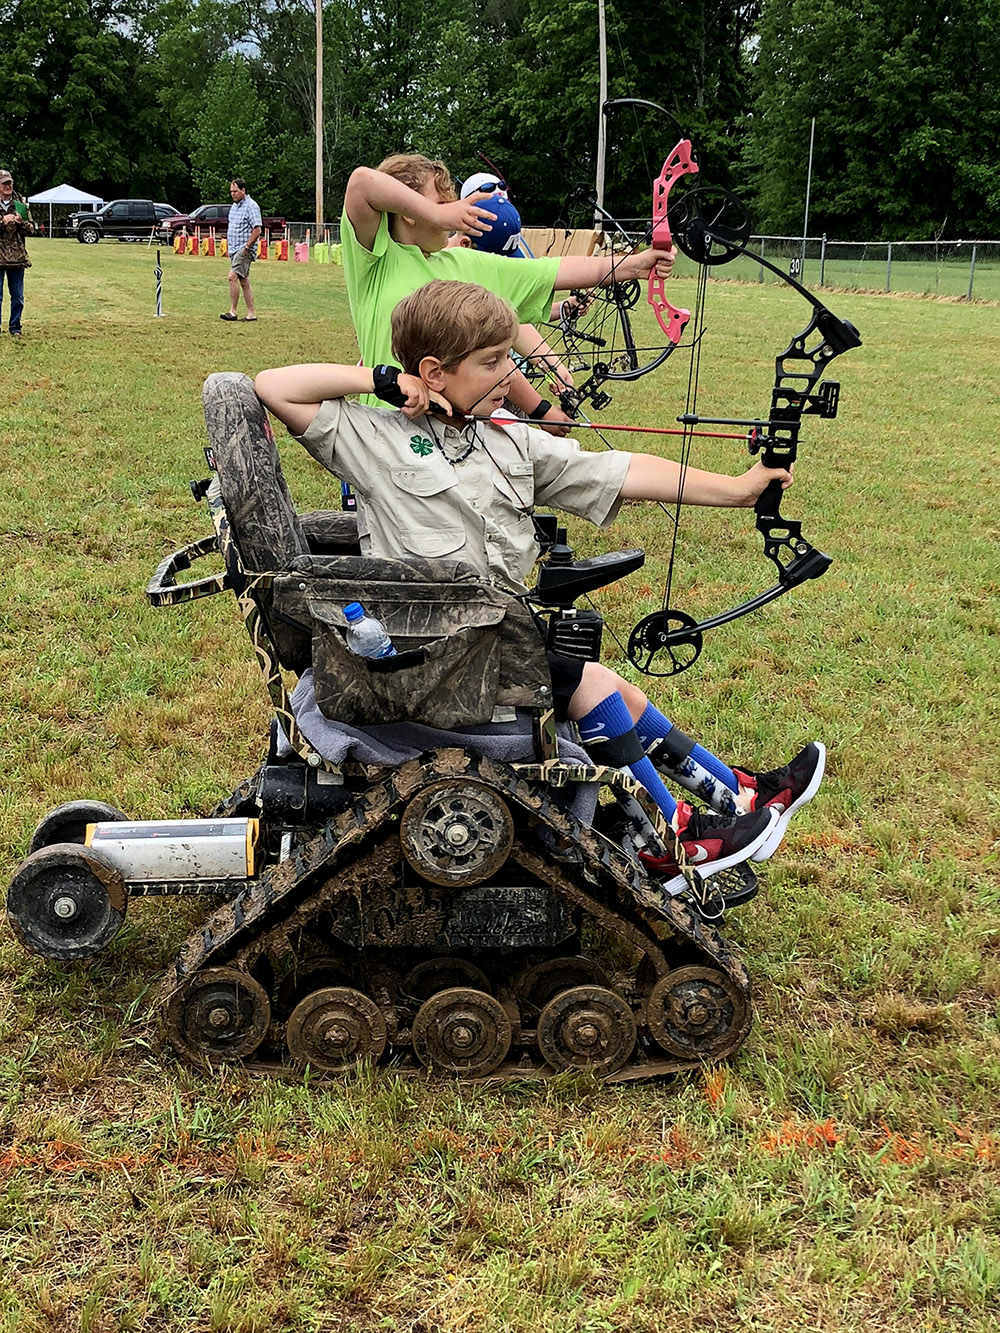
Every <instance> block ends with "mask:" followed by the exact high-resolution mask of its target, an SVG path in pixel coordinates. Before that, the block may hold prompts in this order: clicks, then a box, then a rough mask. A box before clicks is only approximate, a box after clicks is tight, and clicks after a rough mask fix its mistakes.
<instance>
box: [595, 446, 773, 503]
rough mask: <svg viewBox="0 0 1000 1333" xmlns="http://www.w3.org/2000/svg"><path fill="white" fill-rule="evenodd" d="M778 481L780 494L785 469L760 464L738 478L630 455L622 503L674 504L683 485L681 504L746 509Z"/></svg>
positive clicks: (757, 463) (649, 457)
mask: <svg viewBox="0 0 1000 1333" xmlns="http://www.w3.org/2000/svg"><path fill="white" fill-rule="evenodd" d="M772 481H780V482H781V485H782V489H783V490H787V488H788V487H789V486H791V484H792V474H791V472H790V471H788V470H787V469H785V468H780V467H765V466H764V464H763V463H761V462H760V461H758V462H756V463H754V465H753V467H751V468H750V469H749V470H748V471H746V472H744V473H743V474H742V476H739V477H727V476H726V475H725V473H722V472H703V471H702V470H701V469H700V468H696V467H689V468H686V469H683V470H682V468H681V465H680V464H679V463H675V462H674V461H673V459H670V458H657V457H656V456H655V455H654V454H633V455H632V461H631V462H630V463H629V467H628V471H627V472H626V473H625V480H624V481H623V482H622V488H621V492H620V494H621V498H622V499H623V500H662V501H663V502H664V503H665V504H676V503H677V493H678V490H679V489H680V487H681V484H682V482H683V494H682V496H681V500H682V503H683V504H688V505H717V506H718V507H719V508H723V509H749V508H750V507H751V506H752V505H753V504H754V502H755V501H756V499H757V497H758V496H759V495H760V494H761V492H762V491H763V490H764V488H765V487H766V486H768V485H769V484H770V483H771V482H772Z"/></svg>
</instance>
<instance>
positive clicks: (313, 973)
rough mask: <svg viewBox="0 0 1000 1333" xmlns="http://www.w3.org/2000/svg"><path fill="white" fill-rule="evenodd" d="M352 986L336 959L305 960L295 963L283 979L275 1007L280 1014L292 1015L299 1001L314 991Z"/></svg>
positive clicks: (320, 957)
mask: <svg viewBox="0 0 1000 1333" xmlns="http://www.w3.org/2000/svg"><path fill="white" fill-rule="evenodd" d="M350 984H351V981H350V977H349V976H348V975H347V973H346V972H345V971H344V969H343V967H342V966H341V965H340V963H338V961H337V959H336V958H327V957H326V956H325V955H322V956H319V957H315V958H304V959H303V960H302V962H296V963H295V965H294V967H293V968H292V970H291V972H289V973H288V974H287V976H284V977H282V979H281V984H280V985H279V986H278V993H277V995H276V996H275V998H274V1007H275V1009H276V1010H277V1011H278V1013H280V1014H290V1013H291V1012H292V1010H293V1009H294V1008H295V1006H296V1005H297V1004H298V1003H299V1001H300V1000H304V999H305V998H306V996H307V995H311V994H312V993H313V991H317V990H325V989H327V988H329V987H331V986H349V985H350Z"/></svg>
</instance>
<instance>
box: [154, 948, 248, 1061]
mask: <svg viewBox="0 0 1000 1333" xmlns="http://www.w3.org/2000/svg"><path fill="white" fill-rule="evenodd" d="M166 1023H167V1035H168V1036H169V1038H170V1042H171V1045H172V1046H173V1047H174V1049H175V1050H176V1051H177V1053H178V1054H179V1055H181V1056H183V1058H184V1059H185V1060H187V1061H188V1062H189V1063H190V1064H193V1065H197V1066H199V1067H200V1066H202V1065H204V1063H205V1061H206V1060H210V1061H212V1062H213V1063H217V1064H218V1063H222V1062H223V1061H229V1060H244V1059H246V1057H247V1056H248V1055H252V1054H253V1052H254V1051H255V1050H256V1049H257V1047H258V1046H259V1045H260V1043H261V1042H262V1041H263V1040H264V1035H265V1033H266V1032H267V1029H268V1027H269V1026H270V1023H271V1005H270V1003H269V1001H268V998H267V992H266V991H265V990H264V987H263V986H262V985H261V984H260V982H259V981H255V980H254V978H253V977H252V976H250V974H249V973H248V972H240V971H239V970H238V969H236V968H232V967H213V968H209V969H208V970H207V971H205V972H196V973H194V975H193V976H190V977H188V978H187V980H186V981H185V982H184V983H183V985H181V987H180V988H179V989H178V990H176V991H175V992H174V994H173V995H172V996H171V997H170V1000H169V1002H168V1004H167V1012H166Z"/></svg>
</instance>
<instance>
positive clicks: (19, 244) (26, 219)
mask: <svg viewBox="0 0 1000 1333" xmlns="http://www.w3.org/2000/svg"><path fill="white" fill-rule="evenodd" d="M34 231H35V224H34V223H33V222H32V220H31V211H30V210H29V208H28V205H27V204H26V203H25V201H24V200H23V199H22V198H21V196H20V195H18V194H15V192H14V178H13V176H12V175H11V174H10V172H9V171H0V321H2V317H3V289H4V283H5V282H6V284H7V291H8V292H9V294H10V316H9V321H8V325H7V327H8V328H9V329H10V332H11V333H12V334H13V335H14V337H15V338H17V337H20V334H21V311H22V310H23V309H24V270H25V269H26V268H30V267H31V260H30V259H29V258H28V250H27V247H26V245H25V244H24V238H25V237H26V236H32V235H34Z"/></svg>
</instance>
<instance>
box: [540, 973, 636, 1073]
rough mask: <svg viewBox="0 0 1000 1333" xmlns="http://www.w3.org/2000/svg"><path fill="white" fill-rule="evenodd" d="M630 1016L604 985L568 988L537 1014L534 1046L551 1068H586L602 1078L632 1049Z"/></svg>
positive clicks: (629, 1012)
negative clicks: (535, 1044) (536, 1033)
mask: <svg viewBox="0 0 1000 1333" xmlns="http://www.w3.org/2000/svg"><path fill="white" fill-rule="evenodd" d="M635 1037H636V1028H635V1016H634V1015H633V1013H632V1010H631V1009H630V1008H629V1006H628V1005H627V1004H626V1002H625V1001H624V1000H623V999H622V997H621V996H620V995H616V994H615V992H614V991H613V990H608V988H607V987H606V986H573V987H571V988H570V989H569V990H564V991H562V993H561V994H559V995H557V996H556V997H555V999H553V1000H550V1001H549V1002H548V1004H547V1005H546V1006H545V1008H544V1009H543V1010H542V1012H541V1014H539V1016H538V1049H539V1050H540V1051H541V1053H542V1056H543V1058H544V1059H545V1061H546V1063H547V1064H549V1065H551V1066H552V1068H553V1069H560V1070H562V1069H592V1070H593V1071H594V1073H595V1074H598V1075H601V1076H607V1075H608V1074H613V1073H615V1071H616V1070H618V1069H621V1067H622V1065H624V1064H625V1063H626V1061H627V1060H628V1058H629V1056H630V1055H631V1054H632V1052H633V1050H634V1049H635Z"/></svg>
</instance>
